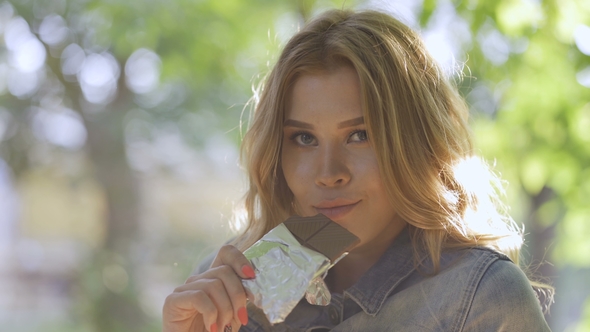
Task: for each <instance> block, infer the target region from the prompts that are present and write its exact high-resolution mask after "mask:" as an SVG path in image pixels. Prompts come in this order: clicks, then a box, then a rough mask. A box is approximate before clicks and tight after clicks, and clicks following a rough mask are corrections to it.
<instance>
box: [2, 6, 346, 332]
mask: <svg viewBox="0 0 590 332" xmlns="http://www.w3.org/2000/svg"><path fill="white" fill-rule="evenodd" d="M335 3H336V1H335ZM338 3H339V2H338ZM326 4H330V2H327V3H324V5H326ZM316 5H317V4H316V2H315V1H309V0H305V1H293V2H292V1H256V2H254V1H253V2H248V3H246V2H243V1H238V0H220V1H190V0H179V1H173V2H170V1H164V0H131V1H125V2H121V1H107V0H103V1H96V0H95V1H87V0H68V1H66V0H12V1H10V2H4V3H3V4H1V5H0V17H1V21H0V22H1V24H0V27H1V28H2V30H0V33H3V37H4V44H3V45H2V47H1V48H0V54H1V55H2V56H1V57H0V61H1V63H0V65H1V67H0V74H1V76H3V77H1V78H2V81H3V82H4V83H5V84H4V86H1V85H0V102H1V104H2V108H0V116H1V118H0V120H2V125H3V126H2V128H6V130H3V131H2V133H1V135H0V136H1V137H0V139H1V141H2V146H1V148H0V157H1V158H3V159H4V160H6V161H7V163H8V164H9V165H10V167H11V168H12V170H14V173H15V174H16V176H17V177H19V176H20V175H21V174H24V173H26V172H27V171H28V170H29V169H30V168H34V167H39V166H48V164H51V165H50V166H52V167H57V168H61V167H63V166H64V165H63V163H62V162H61V161H60V158H61V157H64V156H67V155H72V154H76V155H84V156H87V159H88V162H89V164H90V165H91V170H92V171H93V176H94V177H95V179H96V180H97V181H98V182H99V183H100V185H101V186H102V188H103V191H104V194H105V197H106V202H107V215H106V224H107V225H106V234H105V236H104V240H103V242H102V247H101V248H98V250H96V252H95V254H94V257H93V258H91V259H90V263H89V264H88V267H87V269H86V270H85V271H84V272H83V273H82V274H81V275H80V276H79V283H80V285H82V289H84V290H85V291H84V292H85V297H86V299H85V300H84V301H82V302H81V303H86V304H87V305H88V306H89V307H88V308H87V309H88V311H87V312H86V313H82V317H81V318H82V319H83V320H85V321H91V322H92V325H93V326H94V328H95V329H97V330H98V331H146V329H148V328H149V326H150V325H151V324H152V322H150V321H149V319H148V317H147V316H146V314H145V313H144V312H143V311H142V309H141V306H140V305H139V303H138V298H137V285H138V280H140V278H141V276H140V275H138V266H137V265H138V264H139V263H138V261H139V258H140V256H141V251H142V249H144V248H142V247H141V244H140V243H139V241H138V234H139V227H140V220H139V213H138V209H139V207H140V204H139V200H140V195H139V194H140V193H139V183H138V179H137V177H136V176H135V174H134V172H135V171H140V172H141V171H146V170H147V169H149V167H157V168H164V169H165V168H167V167H168V166H170V164H169V163H170V161H169V160H163V161H162V162H161V163H160V164H158V165H151V166H150V165H146V164H145V162H144V160H139V159H137V158H136V156H137V153H134V151H135V150H137V149H141V147H145V146H146V144H150V143H153V142H154V141H156V140H158V138H159V137H161V136H162V135H167V134H173V135H176V134H178V135H180V136H181V137H182V138H183V139H184V140H186V141H187V142H189V143H190V144H192V145H193V146H194V147H202V146H203V145H204V144H205V143H207V141H208V140H209V139H210V138H211V137H212V136H214V135H215V134H216V133H217V132H219V131H230V130H233V129H236V128H238V123H239V118H240V114H241V111H242V109H243V107H244V106H245V102H246V101H247V100H248V98H249V89H248V87H249V86H251V85H252V84H253V83H256V82H253V81H252V77H254V75H255V74H256V73H261V72H262V73H264V72H265V71H266V68H267V67H268V65H269V64H268V62H266V64H265V61H269V60H271V59H272V56H271V53H272V54H274V53H276V50H278V48H279V44H280V42H281V40H278V39H284V38H285V37H286V36H288V34H290V33H291V32H292V31H293V30H294V29H295V28H296V26H297V25H298V24H300V23H301V22H303V20H304V18H307V17H308V16H309V15H310V13H311V11H312V10H313V8H315V6H316ZM332 5H333V4H332ZM277 18H278V20H277ZM273 23H274V24H275V27H273V28H269V26H272V24H273ZM6 92H8V93H6ZM233 133H234V134H233V139H234V140H235V142H236V143H237V142H238V140H239V130H234V131H233ZM39 150H43V156H44V157H43V156H41V157H40V156H39V153H36V151H39ZM144 152H145V151H144ZM47 155H52V156H53V158H47ZM167 163H168V164H167ZM73 176H74V178H75V177H77V176H80V174H74V175H73ZM101 280H102V282H103V283H104V286H106V288H105V287H97V285H96V282H100V281H101ZM152 328H154V330H157V329H158V328H157V327H154V326H152Z"/></svg>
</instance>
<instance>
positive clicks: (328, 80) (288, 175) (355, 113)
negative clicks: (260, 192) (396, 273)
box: [282, 66, 404, 252]
mask: <svg viewBox="0 0 590 332" xmlns="http://www.w3.org/2000/svg"><path fill="white" fill-rule="evenodd" d="M285 118H286V120H285V123H284V126H283V135H284V136H283V145H282V168H283V174H284V176H285V179H286V181H287V185H288V187H289V189H290V190H291V191H292V192H293V195H294V204H295V209H296V212H297V213H298V214H300V215H302V216H313V215H316V214H318V213H322V214H324V215H326V216H327V217H329V218H330V219H332V220H333V221H335V222H337V223H339V224H340V225H342V226H343V227H344V228H346V229H348V230H349V231H350V232H352V233H353V234H355V235H356V236H358V237H359V238H360V239H361V243H360V244H359V246H357V248H356V249H355V250H354V251H356V252H358V251H361V250H363V249H368V248H371V247H373V246H386V245H388V244H389V243H390V242H391V241H392V240H393V238H394V237H395V236H396V235H397V234H398V233H399V231H400V230H401V229H402V228H403V226H404V224H403V222H401V221H400V220H399V219H398V218H397V217H396V213H395V210H394V208H393V206H392V205H391V204H390V202H389V200H388V198H387V197H388V196H387V193H386V190H385V186H384V183H383V181H382V180H381V177H380V174H379V168H378V164H377V158H376V155H375V151H374V149H373V147H372V145H371V143H370V139H371V138H370V137H368V135H367V131H366V126H365V124H364V120H363V112H362V106H361V94H360V83H359V79H358V75H357V74H356V71H355V70H354V69H353V68H352V67H348V66H344V67H340V68H338V69H335V70H332V71H325V72H320V73H317V74H305V75H302V76H300V77H299V78H298V79H297V80H296V81H295V84H294V85H293V88H292V90H291V91H290V94H289V96H288V98H287V104H286V117H285Z"/></svg>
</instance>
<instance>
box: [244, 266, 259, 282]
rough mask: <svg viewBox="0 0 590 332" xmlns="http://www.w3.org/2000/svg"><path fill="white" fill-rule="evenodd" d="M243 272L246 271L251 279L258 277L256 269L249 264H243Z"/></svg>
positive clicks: (245, 273)
mask: <svg viewBox="0 0 590 332" xmlns="http://www.w3.org/2000/svg"><path fill="white" fill-rule="evenodd" d="M242 272H243V273H244V275H246V277H248V278H250V279H252V278H254V277H256V274H255V273H254V270H253V269H252V268H251V267H250V266H248V265H244V266H242Z"/></svg>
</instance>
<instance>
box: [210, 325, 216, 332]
mask: <svg viewBox="0 0 590 332" xmlns="http://www.w3.org/2000/svg"><path fill="white" fill-rule="evenodd" d="M209 332H217V323H213V324H211V328H210V329H209Z"/></svg>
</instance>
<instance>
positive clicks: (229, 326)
mask: <svg viewBox="0 0 590 332" xmlns="http://www.w3.org/2000/svg"><path fill="white" fill-rule="evenodd" d="M223 332H232V327H231V325H229V324H228V325H226V326H225V328H224V329H223Z"/></svg>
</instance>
